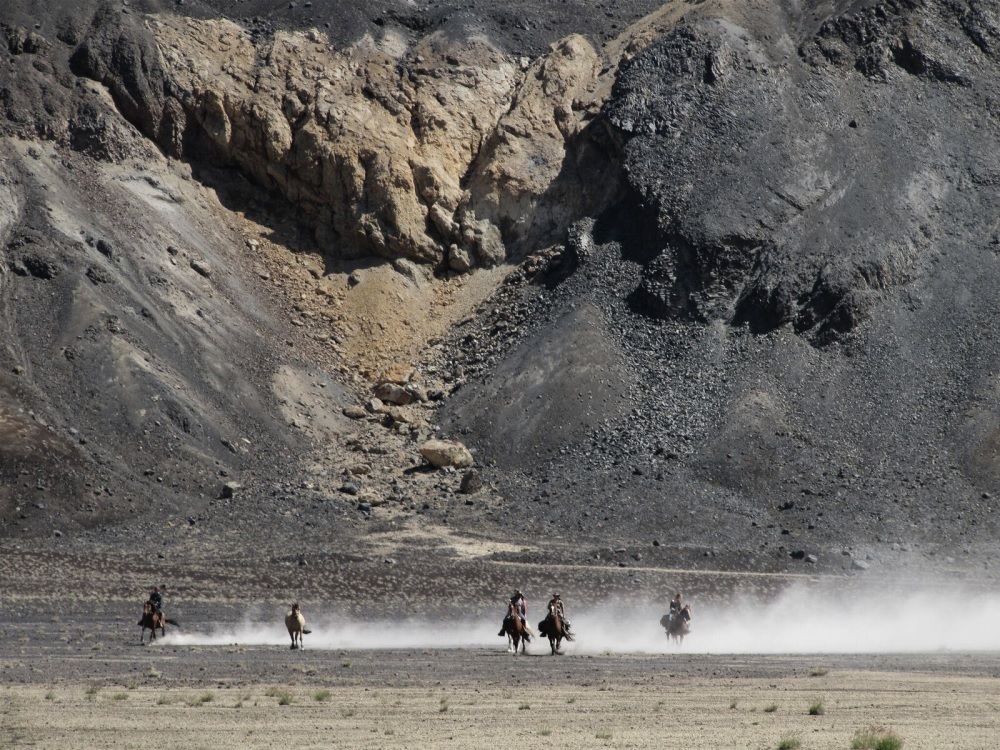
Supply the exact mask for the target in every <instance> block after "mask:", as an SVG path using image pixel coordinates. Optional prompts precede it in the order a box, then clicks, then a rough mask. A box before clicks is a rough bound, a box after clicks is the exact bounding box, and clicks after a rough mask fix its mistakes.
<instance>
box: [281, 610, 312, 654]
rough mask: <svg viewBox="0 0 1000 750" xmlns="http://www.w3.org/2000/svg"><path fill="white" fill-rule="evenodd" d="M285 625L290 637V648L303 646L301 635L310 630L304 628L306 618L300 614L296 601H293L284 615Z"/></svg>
mask: <svg viewBox="0 0 1000 750" xmlns="http://www.w3.org/2000/svg"><path fill="white" fill-rule="evenodd" d="M285 627H286V628H288V635H289V636H290V637H291V639H292V648H293V649H296V648H299V649H301V648H305V646H303V645H302V636H303V635H307V634H309V633H311V632H312V631H311V630H306V618H305V617H303V616H302V610H301V609H299V603H298V602H295V603H294V604H293V605H292V609H291V611H290V612H289V613H288V614H287V615H285Z"/></svg>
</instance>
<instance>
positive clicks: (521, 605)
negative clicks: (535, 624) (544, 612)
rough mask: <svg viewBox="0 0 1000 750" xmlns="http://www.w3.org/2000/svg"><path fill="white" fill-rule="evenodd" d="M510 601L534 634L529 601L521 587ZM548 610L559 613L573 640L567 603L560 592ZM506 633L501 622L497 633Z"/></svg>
mask: <svg viewBox="0 0 1000 750" xmlns="http://www.w3.org/2000/svg"><path fill="white" fill-rule="evenodd" d="M510 603H511V604H513V605H514V612H515V613H516V614H517V616H518V617H519V618H521V625H522V627H523V628H524V629H525V630H527V631H528V633H529V634H531V635H534V634H535V633H534V631H532V629H531V626H530V625H529V624H528V602H527V600H526V599H525V598H524V594H522V593H521V590H520V589H515V590H514V593H513V594H512V595H511V597H510ZM548 611H549V612H555V613H556V614H558V615H559V618H560V619H561V620H562V623H563V630H564V631H565V632H566V640H568V641H571V640H573V636H572V634H571V633H570V623H569V620H567V619H566V605H565V604H563V600H562V599H561V598H560V597H559V594H558V592H557V593H555V594H553V595H552V598H551V599H549V604H548ZM506 619H507V617H506V616H504V620H505V621H506ZM504 634H505V630H504V627H503V624H501V625H500V632H499V633H497V635H504Z"/></svg>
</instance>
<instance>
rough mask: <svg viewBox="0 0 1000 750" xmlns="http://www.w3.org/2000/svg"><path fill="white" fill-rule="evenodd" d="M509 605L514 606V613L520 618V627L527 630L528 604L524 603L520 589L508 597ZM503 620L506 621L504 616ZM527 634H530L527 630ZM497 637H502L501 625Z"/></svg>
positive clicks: (502, 629)
mask: <svg viewBox="0 0 1000 750" xmlns="http://www.w3.org/2000/svg"><path fill="white" fill-rule="evenodd" d="M510 603H511V604H513V605H514V611H515V612H516V613H517V616H518V617H520V618H521V625H522V627H524V628H525V630H528V620H527V617H528V602H527V601H525V599H524V594H522V593H521V590H520V589H516V590H515V591H514V594H513V595H512V596H511V597H510ZM503 619H504V620H506V619H507V617H506V615H505V616H504V618H503ZM528 632H529V633H530V632H531V631H530V630H528ZM497 635H504V628H503V625H502V624H501V625H500V632H499V633H497Z"/></svg>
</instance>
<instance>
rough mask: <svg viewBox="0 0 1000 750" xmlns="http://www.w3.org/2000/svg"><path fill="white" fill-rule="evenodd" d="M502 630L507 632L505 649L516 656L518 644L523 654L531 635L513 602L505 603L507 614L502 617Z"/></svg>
mask: <svg viewBox="0 0 1000 750" xmlns="http://www.w3.org/2000/svg"><path fill="white" fill-rule="evenodd" d="M503 632H505V633H506V634H507V650H508V651H510V652H512V653H513V654H514V655H515V656H517V647H518V644H520V646H521V653H522V654H523V653H524V649H525V644H526V643H528V641H530V640H531V636H530V635H528V628H527V626H526V625H525V624H524V623H523V622H521V616H520V615H519V614H518V612H517V605H516V604H514V602H510V603H509V604H508V605H507V616H506V617H504V618H503Z"/></svg>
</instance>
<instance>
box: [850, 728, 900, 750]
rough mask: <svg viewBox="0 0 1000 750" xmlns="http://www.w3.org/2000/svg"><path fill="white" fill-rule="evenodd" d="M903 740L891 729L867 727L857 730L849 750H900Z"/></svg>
mask: <svg viewBox="0 0 1000 750" xmlns="http://www.w3.org/2000/svg"><path fill="white" fill-rule="evenodd" d="M901 747H903V740H902V739H900V737H899V735H897V734H896V733H895V732H893V731H892V730H891V729H886V728H885V727H875V726H872V727H868V728H867V729H861V730H858V732H857V733H856V734H855V735H854V741H853V742H852V743H851V750H900V748H901Z"/></svg>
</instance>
